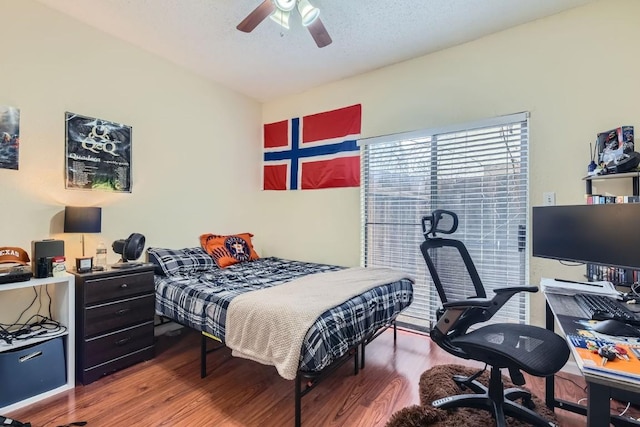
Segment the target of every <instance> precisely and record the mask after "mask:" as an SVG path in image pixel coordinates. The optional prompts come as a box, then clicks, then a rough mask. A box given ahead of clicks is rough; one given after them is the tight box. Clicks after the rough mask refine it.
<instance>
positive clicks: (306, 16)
mask: <svg viewBox="0 0 640 427" xmlns="http://www.w3.org/2000/svg"><path fill="white" fill-rule="evenodd" d="M296 7H297V8H298V12H299V13H300V17H301V18H302V25H304V26H305V27H307V28H308V29H309V32H310V33H311V37H313V40H315V42H316V44H317V45H318V47H325V46H327V45H329V44H331V42H332V40H331V37H330V36H329V33H328V32H327V29H326V28H325V27H324V25H323V24H322V21H321V20H320V10H319V9H318V8H317V7H314V6H312V5H311V3H309V0H264V1H263V2H262V3H261V4H260V5H259V6H258V7H256V8H255V9H254V10H253V12H251V13H250V14H249V15H248V16H247V17H246V18H244V19H243V20H242V22H241V23H240V24H238V26H237V27H236V28H237V29H238V30H240V31H244V32H245V33H250V32H251V31H253V30H254V28H256V27H257V26H258V24H260V23H261V22H262V21H263V20H264V19H265V18H266V17H267V16H269V17H271V19H272V20H274V21H276V22H277V23H278V24H280V25H282V26H283V27H284V28H287V29H289V16H290V14H291V11H292V10H293V9H294V8H296Z"/></svg>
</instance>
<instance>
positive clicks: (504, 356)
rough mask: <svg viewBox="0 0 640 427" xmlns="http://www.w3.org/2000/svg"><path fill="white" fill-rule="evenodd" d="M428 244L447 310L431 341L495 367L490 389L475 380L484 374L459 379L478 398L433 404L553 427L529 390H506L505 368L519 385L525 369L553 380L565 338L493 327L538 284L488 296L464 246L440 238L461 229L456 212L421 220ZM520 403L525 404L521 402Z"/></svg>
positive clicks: (424, 247) (426, 253)
mask: <svg viewBox="0 0 640 427" xmlns="http://www.w3.org/2000/svg"><path fill="white" fill-rule="evenodd" d="M422 227H423V233H424V236H425V241H424V242H423V243H422V244H421V245H420V250H421V252H422V255H423V257H424V260H425V262H426V264H427V267H428V269H429V273H430V275H431V278H432V280H433V283H434V285H435V287H436V290H437V292H438V295H439V296H440V301H441V303H442V307H441V308H440V309H439V310H438V311H437V312H436V319H437V323H436V324H435V326H434V327H433V328H432V329H431V331H430V337H431V339H432V340H433V341H434V342H435V343H436V344H438V346H440V347H441V348H443V349H444V350H446V351H447V352H449V353H451V354H453V355H456V356H458V357H461V358H464V359H472V360H477V361H481V362H484V363H485V364H486V365H488V366H491V376H490V378H491V379H490V383H489V387H485V386H483V385H482V384H480V383H478V382H477V381H476V378H477V377H478V376H479V375H480V374H481V373H482V372H483V371H484V369H483V370H482V371H480V372H479V373H477V374H475V375H473V376H471V377H454V378H453V380H454V381H455V382H456V383H457V384H458V385H460V387H461V388H462V389H465V388H469V389H471V390H472V391H474V392H475V394H470V395H467V394H463V395H458V396H454V397H447V398H444V399H439V400H438V401H435V402H433V405H434V406H436V407H440V408H453V407H458V406H466V407H476V408H482V409H486V410H488V411H491V412H492V414H493V415H494V417H495V419H496V425H497V426H498V427H503V426H505V420H504V417H505V413H506V414H507V415H510V416H514V417H515V418H518V419H521V420H524V421H527V422H529V423H531V424H533V425H537V426H549V425H552V424H550V423H549V422H548V421H547V420H545V419H544V418H542V417H541V416H539V415H538V414H537V413H535V412H533V411H532V410H531V407H532V405H533V401H532V400H531V394H530V393H529V392H528V391H525V390H522V389H519V388H514V389H508V390H506V391H505V390H503V383H502V375H501V372H500V369H503V368H504V369H508V372H509V374H510V376H511V380H512V381H513V383H514V384H516V385H523V384H524V383H525V380H524V376H523V374H522V372H521V371H524V372H527V373H529V374H531V375H535V376H541V377H544V376H549V375H553V374H555V373H556V372H557V371H559V370H560V369H561V368H562V367H563V366H564V364H565V363H566V361H567V359H568V358H569V347H568V345H567V343H566V342H565V340H564V339H563V338H562V337H560V336H559V335H557V334H555V333H554V332H553V331H549V330H547V329H544V328H541V327H537V326H531V325H521V324H517V323H493V324H485V325H480V324H481V323H484V322H487V321H489V320H490V319H491V318H492V317H493V315H494V314H495V313H496V312H498V311H499V310H500V308H501V307H502V306H503V305H504V304H505V303H506V302H507V301H508V300H509V299H510V298H511V297H512V296H513V295H515V294H516V293H518V292H522V291H526V292H536V291H537V290H538V288H537V287H535V286H513V287H505V288H500V289H496V290H494V292H495V295H494V296H492V297H491V298H488V297H487V294H486V291H485V289H484V286H483V285H482V281H481V280H480V276H479V274H478V271H477V269H476V267H475V265H474V263H473V260H472V259H471V256H470V255H469V251H468V250H467V248H466V246H465V245H464V243H462V242H461V241H459V240H456V239H452V238H445V237H440V236H439V235H440V234H445V235H446V234H453V233H454V232H455V231H456V229H457V227H458V217H457V215H456V214H455V213H454V212H451V211H446V210H436V211H434V212H433V213H432V214H431V215H430V216H425V217H424V218H423V219H422ZM516 399H521V400H522V404H519V403H516V402H515V400H516Z"/></svg>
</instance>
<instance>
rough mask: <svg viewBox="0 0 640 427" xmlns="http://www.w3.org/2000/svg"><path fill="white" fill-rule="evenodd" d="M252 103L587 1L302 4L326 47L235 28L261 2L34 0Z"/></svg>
mask: <svg viewBox="0 0 640 427" xmlns="http://www.w3.org/2000/svg"><path fill="white" fill-rule="evenodd" d="M38 1H39V2H40V3H43V4H45V5H47V6H49V7H51V8H54V9H57V10H59V11H60V12H63V13H65V14H68V15H70V16H72V17H74V18H76V19H78V20H80V21H82V22H85V23H86V24H88V25H90V26H92V27H95V28H98V29H100V30H102V31H104V32H106V33H109V34H111V35H113V36H115V37H118V38H120V39H123V40H126V41H127V42H129V43H131V44H133V45H136V46H138V47H140V48H143V49H145V50H147V51H150V52H153V53H155V54H157V55H159V56H162V57H164V58H166V59H168V60H170V61H172V62H174V63H176V64H178V65H181V66H183V67H186V68H188V69H191V70H193V71H195V72H197V73H198V74H200V75H203V76H206V77H207V78H209V79H211V80H213V81H216V82H218V83H221V84H222V85H224V86H227V87H230V88H232V89H234V90H236V91H238V92H241V93H244V94H246V95H248V96H250V97H252V98H255V99H257V100H259V101H269V100H272V99H274V98H277V97H280V96H285V95H289V94H293V93H298V92H302V91H304V90H306V89H309V88H312V87H314V86H318V85H322V84H325V83H328V82H331V81H335V80H340V79H343V78H345V77H349V76H353V75H356V74H360V73H363V72H366V71H370V70H374V69H376V68H380V67H383V66H386V65H390V64H393V63H397V62H400V61H404V60H407V59H410V58H414V57H417V56H422V55H425V54H427V53H430V52H435V51H438V50H441V49H445V48H447V47H451V46H454V45H457V44H461V43H464V42H467V41H470V40H474V39H477V38H479V37H482V36H484V35H487V34H491V33H494V32H497V31H500V30H504V29H506V28H509V27H513V26H516V25H519V24H522V23H525V22H528V21H532V20H535V19H539V18H542V17H545V16H549V15H552V14H555V13H558V12H561V11H563V10H566V9H570V8H573V7H576V6H581V5H584V4H587V3H591V2H593V1H596V0H392V1H389V0H386V1H382V0H311V3H312V4H313V5H315V6H317V7H318V8H320V10H321V13H320V17H321V19H322V22H323V23H324V26H325V27H326V28H327V31H328V32H329V34H330V35H331V37H332V39H333V43H332V44H330V45H329V46H327V47H324V48H322V49H320V48H318V47H317V46H316V45H315V43H314V41H313V39H312V38H311V35H310V34H309V33H308V31H307V29H306V28H304V27H302V26H301V25H300V16H299V15H298V14H297V13H294V14H293V15H292V19H291V22H290V24H291V29H290V30H284V29H282V27H280V26H279V25H277V24H276V23H275V22H273V21H271V20H270V19H266V20H264V21H263V22H262V23H261V24H260V25H258V27H257V28H256V29H255V30H254V31H253V32H251V33H249V34H247V33H243V32H240V31H238V30H236V25H238V23H240V21H242V19H244V17H245V16H247V15H248V14H249V13H250V12H251V11H252V10H253V9H255V8H256V7H257V6H258V5H259V4H260V3H261V2H262V0H38Z"/></svg>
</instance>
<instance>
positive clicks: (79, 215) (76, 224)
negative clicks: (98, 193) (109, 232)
mask: <svg viewBox="0 0 640 427" xmlns="http://www.w3.org/2000/svg"><path fill="white" fill-rule="evenodd" d="M101 230H102V208H95V207H77V206H66V207H65V208H64V232H65V233H100V232H101Z"/></svg>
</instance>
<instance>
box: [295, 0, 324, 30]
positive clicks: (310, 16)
mask: <svg viewBox="0 0 640 427" xmlns="http://www.w3.org/2000/svg"><path fill="white" fill-rule="evenodd" d="M298 12H300V16H301V17H302V25H304V26H305V27H308V26H309V25H311V24H313V22H314V21H315V20H316V19H318V17H319V16H320V9H318V8H317V7H315V6H313V5H312V4H311V3H309V0H299V1H298Z"/></svg>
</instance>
